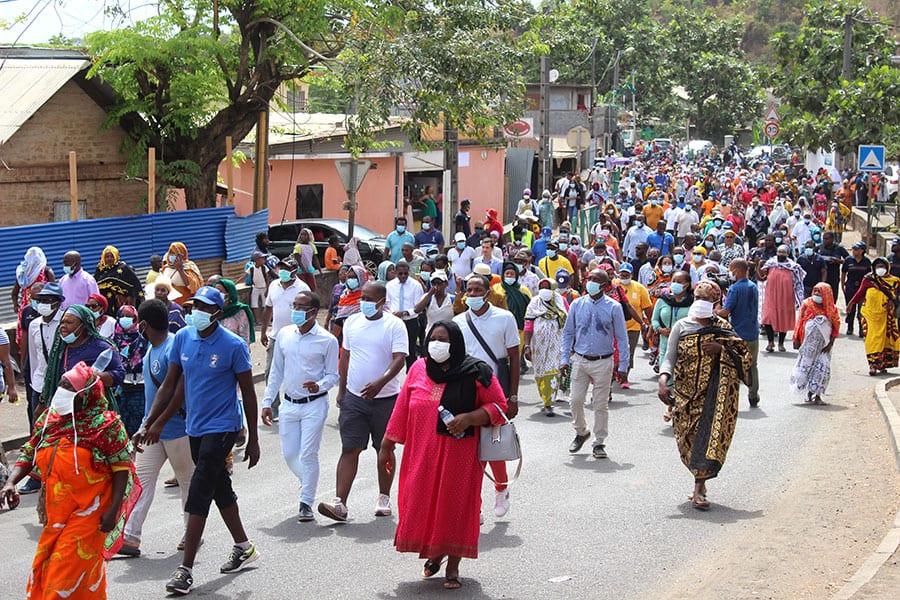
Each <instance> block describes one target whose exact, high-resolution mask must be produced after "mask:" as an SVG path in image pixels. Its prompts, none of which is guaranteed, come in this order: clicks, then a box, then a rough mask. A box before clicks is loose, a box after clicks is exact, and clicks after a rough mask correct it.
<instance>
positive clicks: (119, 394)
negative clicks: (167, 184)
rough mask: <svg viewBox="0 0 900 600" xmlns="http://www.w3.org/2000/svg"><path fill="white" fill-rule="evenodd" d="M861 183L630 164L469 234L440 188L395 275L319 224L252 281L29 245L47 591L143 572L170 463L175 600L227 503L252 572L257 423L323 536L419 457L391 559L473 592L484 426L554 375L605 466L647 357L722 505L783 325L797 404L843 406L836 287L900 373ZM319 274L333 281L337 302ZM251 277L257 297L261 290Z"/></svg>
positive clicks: (402, 249) (23, 329) (687, 447)
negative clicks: (241, 496) (111, 572)
mask: <svg viewBox="0 0 900 600" xmlns="http://www.w3.org/2000/svg"><path fill="white" fill-rule="evenodd" d="M582 175H583V176H584V177H583V178H582ZM850 179H852V177H850V175H849V174H848V177H847V179H845V180H844V181H832V180H831V178H830V176H829V175H828V174H827V173H826V172H824V171H820V172H818V173H807V172H805V171H804V170H803V169H800V168H798V167H796V166H790V167H787V168H785V167H781V166H779V165H776V164H774V163H767V162H763V163H761V164H760V165H758V166H757V167H756V168H754V169H748V168H744V167H742V166H741V164H740V162H739V161H735V162H732V163H730V164H727V163H718V164H715V165H713V164H701V163H693V162H680V163H677V162H673V161H672V160H671V159H670V158H666V157H660V156H654V157H653V158H652V159H648V160H642V159H639V158H636V159H633V160H629V161H625V160H618V161H613V162H607V163H606V164H605V167H597V168H594V169H592V170H590V171H586V172H585V173H584V174H572V173H569V174H567V175H565V176H563V177H561V178H560V179H559V180H558V181H557V182H556V183H555V185H554V186H553V189H552V190H550V189H548V190H544V191H543V192H542V193H541V194H540V197H535V198H533V197H532V193H531V191H530V190H529V189H525V190H524V191H523V195H522V199H521V200H520V201H519V202H518V204H517V208H516V211H515V214H514V215H510V220H511V221H512V223H511V225H510V226H508V227H504V226H503V224H502V223H501V221H500V220H499V213H498V211H497V210H494V209H491V210H489V211H487V212H486V214H485V215H484V218H483V219H476V220H473V216H472V215H471V203H470V202H469V201H468V200H463V201H462V202H461V203H460V206H459V211H458V212H457V213H456V214H455V216H454V218H453V223H452V226H451V228H450V229H451V231H452V240H445V238H444V236H443V234H442V233H441V231H440V230H439V225H438V224H439V219H440V214H439V213H438V212H437V210H436V204H435V202H434V198H433V192H432V193H431V195H429V194H428V193H426V196H427V197H424V199H423V200H422V203H423V206H425V207H426V208H427V209H428V210H427V211H426V213H425V214H424V216H422V218H421V221H415V220H413V219H412V215H400V216H398V217H397V218H396V219H395V223H394V229H393V230H392V231H391V232H390V233H389V234H388V235H387V236H386V245H385V248H384V257H383V262H381V263H380V264H379V265H377V269H374V270H373V272H369V271H368V270H367V269H366V268H365V267H364V265H363V262H362V260H361V258H360V254H359V251H358V250H357V247H356V240H355V239H351V240H350V241H349V243H348V244H347V245H346V246H344V247H343V248H342V247H341V245H340V244H339V243H337V241H336V240H330V241H329V247H328V250H327V252H326V253H325V255H324V258H323V259H322V260H320V257H319V256H318V253H317V250H316V247H315V244H314V243H313V241H314V240H313V236H312V233H311V232H310V231H309V230H308V229H304V230H302V231H301V232H300V235H299V239H298V240H297V245H296V246H295V248H294V251H293V253H291V254H290V255H288V256H286V257H283V258H278V257H276V256H274V255H273V254H272V253H271V252H270V251H269V247H268V239H267V236H266V234H265V233H260V234H259V235H258V236H257V238H256V244H257V248H256V250H254V252H253V254H252V255H251V256H250V257H249V261H248V263H247V265H246V268H245V273H244V280H243V281H241V282H235V281H232V280H230V279H226V278H222V277H221V276H219V275H213V276H211V277H209V278H207V279H204V277H203V275H202V273H201V271H200V269H199V268H198V266H197V265H196V264H195V263H194V262H192V261H191V260H189V258H188V249H187V247H186V246H185V245H184V244H183V243H181V242H174V243H172V244H171V246H170V247H169V249H168V251H167V252H166V253H165V254H164V255H163V256H156V255H155V256H153V257H151V259H150V264H151V269H150V271H149V274H148V275H147V277H146V279H145V280H144V281H143V282H142V281H141V280H140V278H139V277H138V276H137V274H136V273H135V270H134V268H133V267H132V266H130V265H128V264H127V263H126V262H124V261H123V260H122V259H121V258H120V256H119V252H118V250H117V249H116V248H115V247H112V246H109V247H107V248H105V249H104V250H103V252H102V254H101V256H100V257H99V262H98V264H97V268H96V270H95V271H94V273H93V275H91V274H89V273H87V272H86V271H84V269H83V268H82V257H81V255H80V254H79V253H78V252H77V251H74V250H73V251H71V252H68V253H66V254H65V256H64V257H62V260H63V271H64V275H63V276H62V277H61V278H59V279H58V280H57V277H56V274H55V273H54V271H53V269H52V268H51V267H50V265H49V264H48V261H47V258H46V257H45V256H44V253H43V251H42V250H41V249H40V248H37V247H33V248H30V249H29V250H28V252H27V254H26V255H25V257H24V259H23V261H22V263H21V265H20V266H19V268H18V269H17V273H16V286H15V288H14V290H13V297H12V300H13V305H14V307H15V309H16V312H17V314H18V325H17V331H16V336H17V341H18V347H19V348H20V349H21V357H20V358H21V361H20V364H22V365H23V374H24V377H25V390H26V396H27V399H28V402H27V410H28V413H29V422H30V424H31V427H32V437H31V439H30V441H29V442H28V443H27V444H26V445H25V447H24V448H23V449H22V452H21V453H20V455H19V459H18V461H17V462H16V464H15V466H14V467H13V468H12V470H11V472H10V473H9V477H8V481H6V483H5V484H4V485H3V487H2V490H0V502H5V503H8V504H9V506H11V507H12V506H14V505H15V504H17V503H18V494H19V493H32V492H37V491H41V494H42V496H41V499H40V501H39V506H40V507H42V508H43V510H44V513H43V514H44V516H45V522H46V523H50V525H48V526H45V528H44V530H43V533H42V536H41V540H40V541H39V544H38V551H37V553H36V556H35V559H34V564H33V571H32V574H31V576H30V577H29V579H28V586H29V597H31V598H41V597H45V594H46V593H48V591H49V590H54V591H56V592H58V593H61V592H62V591H65V593H66V597H70V598H97V597H105V596H104V594H103V592H101V590H105V586H106V583H105V562H104V561H105V560H106V559H108V558H109V557H110V556H112V555H115V554H119V555H124V556H133V557H134V556H140V555H141V541H142V539H141V538H142V526H143V523H144V521H145V519H146V518H147V514H148V510H149V508H150V505H151V503H152V502H153V498H154V490H155V488H156V487H157V481H158V478H159V476H160V474H161V472H162V468H163V466H164V464H165V462H167V461H168V462H169V463H170V464H171V467H172V470H173V471H174V478H173V479H171V480H169V481H167V482H166V485H173V486H174V485H177V486H178V487H179V488H180V492H181V502H182V507H183V510H184V532H183V536H182V538H181V540H180V542H179V543H178V545H177V550H178V551H181V552H183V558H182V561H181V564H180V566H179V567H178V569H177V570H176V571H175V572H174V573H173V575H172V578H171V579H170V580H169V581H168V582H167V584H166V590H167V591H168V592H170V593H180V594H187V593H189V592H190V591H191V589H192V588H193V585H194V575H193V565H194V560H195V557H196V553H197V551H198V549H199V547H200V544H201V543H202V535H203V531H204V528H205V525H206V520H207V517H208V515H209V510H210V507H211V505H212V503H213V502H215V503H216V506H217V508H218V510H219V512H220V514H221V515H222V517H223V520H224V521H225V524H226V526H227V528H228V530H229V533H230V534H231V536H232V538H233V541H234V546H233V548H232V549H231V551H230V553H229V556H228V558H227V560H226V562H225V563H224V564H223V565H222V566H221V569H220V570H221V572H222V573H233V572H236V571H239V570H241V569H243V568H244V567H245V566H246V565H248V564H250V563H252V562H253V561H255V560H256V559H257V558H258V557H259V553H258V552H257V549H256V547H255V545H254V544H253V542H252V541H250V539H249V537H248V535H247V532H246V531H245V529H244V527H243V524H242V521H241V517H240V512H239V509H238V503H237V495H236V494H235V492H234V489H233V487H232V483H231V473H232V470H233V462H234V454H233V449H234V448H238V447H244V458H245V460H248V461H249V464H250V466H251V467H252V466H253V465H255V464H256V462H257V461H258V460H259V440H258V431H257V421H258V420H259V422H261V423H262V425H263V426H264V427H274V426H275V425H276V424H277V427H278V434H279V438H280V444H281V451H282V456H283V459H284V461H285V463H286V465H287V467H288V469H289V470H290V472H291V473H292V474H293V475H294V476H295V477H296V478H297V480H298V482H299V489H300V492H299V502H298V505H299V508H298V516H297V518H298V521H300V522H310V521H314V520H315V519H316V514H317V513H318V514H319V515H321V516H323V517H325V518H327V519H330V520H334V521H339V522H343V521H347V520H348V518H349V515H350V509H349V506H350V504H349V496H350V492H351V490H352V487H353V483H354V480H355V478H356V475H357V470H358V463H359V457H360V455H361V454H362V452H364V451H365V450H366V448H367V447H368V445H369V444H370V443H371V445H372V447H373V448H374V449H375V451H376V452H377V455H378V461H377V481H378V487H379V495H378V497H377V498H376V501H375V509H374V511H375V515H377V516H390V515H392V514H393V506H392V499H391V498H392V489H393V480H394V476H395V470H396V469H395V467H396V463H397V460H396V448H397V446H398V445H399V446H402V448H403V459H402V462H401V466H400V469H399V485H398V491H397V499H398V503H397V508H398V526H397V532H396V537H395V541H394V543H395V546H396V548H397V550H398V551H401V552H415V553H418V554H419V557H420V558H422V559H425V563H424V567H423V575H424V576H426V577H430V576H433V575H435V574H437V573H438V572H440V570H441V569H442V568H445V581H444V586H445V587H446V588H448V589H456V588H459V587H460V586H461V582H460V579H459V573H460V571H459V569H460V561H461V559H462V558H476V557H477V556H478V528H479V523H480V522H481V521H482V519H483V516H482V513H481V500H480V497H481V491H480V490H481V484H482V476H483V475H487V476H488V477H489V478H490V479H491V480H492V482H493V484H494V488H495V490H494V491H495V495H494V507H493V510H494V514H495V515H496V516H497V517H503V516H505V515H506V514H507V512H508V511H509V510H510V507H511V499H510V489H509V485H510V483H511V481H510V477H509V474H508V472H507V464H506V462H504V461H490V462H487V463H482V462H480V461H479V452H478V445H479V444H478V435H477V432H478V428H480V427H487V426H500V425H502V424H504V423H506V422H507V421H508V420H510V419H514V418H515V417H516V416H517V414H518V413H519V403H518V394H519V391H520V390H521V389H522V386H523V385H525V384H526V383H525V382H526V380H523V378H522V375H523V374H526V373H528V372H532V373H533V384H534V386H535V391H536V393H537V395H538V396H539V397H540V399H541V406H540V412H541V414H542V415H543V416H544V417H546V418H555V417H557V416H558V415H559V414H560V413H559V412H558V411H559V407H560V405H566V406H567V407H568V410H569V411H570V413H571V417H572V427H573V430H574V431H573V435H574V437H573V439H572V442H571V444H570V445H569V447H568V451H569V452H570V453H572V454H575V453H579V452H580V451H581V450H582V448H583V447H584V445H585V444H586V443H588V442H589V441H590V442H591V446H590V452H591V455H592V456H593V457H594V458H596V459H598V460H603V459H605V458H607V456H608V449H607V438H608V436H609V403H610V402H612V401H613V398H614V391H615V389H616V388H617V387H618V388H620V389H628V388H629V387H630V386H631V383H630V381H629V374H630V372H631V371H632V369H633V368H634V366H635V360H639V359H640V358H639V355H638V354H637V352H636V350H637V348H638V346H642V347H643V349H644V350H645V356H646V358H647V360H649V363H650V365H651V366H652V368H653V370H654V371H655V372H656V373H658V375H659V380H658V397H659V399H660V401H661V402H662V403H663V404H664V411H663V414H662V419H664V420H665V421H666V422H670V423H671V424H672V427H673V430H674V434H675V438H676V440H677V447H678V451H679V454H680V457H681V460H682V461H683V463H684V465H685V466H686V467H687V468H688V469H689V471H690V472H691V474H692V477H693V489H692V491H691V495H690V499H691V504H692V506H693V507H694V508H696V509H698V510H706V509H708V508H709V507H710V502H709V500H708V498H707V494H708V490H707V483H708V481H709V480H710V479H712V478H714V477H716V475H717V474H718V472H719V470H720V469H721V468H722V465H723V464H724V462H725V458H726V454H727V451H728V448H729V446H730V443H731V439H732V436H733V434H734V430H735V425H736V422H737V412H738V399H739V395H740V388H741V386H742V385H746V386H748V388H749V403H750V406H751V407H756V406H758V405H759V403H760V401H761V398H760V393H759V375H758V368H757V362H758V352H759V340H760V337H761V334H764V335H765V340H766V346H765V348H764V350H765V352H785V351H786V349H785V342H786V337H787V334H788V333H789V332H790V333H792V336H791V341H792V343H793V346H794V348H795V349H797V350H798V354H797V360H796V364H795V367H794V369H793V372H792V375H791V378H790V385H791V389H792V390H793V391H794V392H795V393H798V394H801V395H804V400H805V401H806V402H808V403H811V404H824V403H825V399H824V397H825V395H826V392H827V388H828V383H829V379H830V373H831V360H830V357H831V349H832V348H833V345H834V343H835V340H836V339H837V338H838V337H839V334H840V326H841V317H840V314H839V312H838V308H837V306H836V302H837V301H838V299H839V297H840V295H841V294H843V298H844V301H845V303H846V305H847V312H846V318H845V323H846V327H847V330H846V334H847V335H853V334H854V333H855V332H856V331H858V332H859V335H860V336H861V337H865V347H866V358H867V361H868V365H869V373H870V374H871V375H877V374H880V373H884V372H886V371H887V369H890V368H893V367H896V366H897V364H898V356H900V355H898V351H900V332H898V326H897V317H896V314H897V306H898V294H900V277H898V275H900V240H896V241H895V243H894V244H893V246H892V253H891V255H889V256H888V257H884V258H875V259H874V260H870V259H869V258H868V257H867V251H868V248H867V247H866V245H865V243H863V242H858V243H856V244H854V245H853V246H852V248H851V250H850V252H848V251H847V250H846V249H845V248H844V247H843V246H841V239H842V235H843V232H844V228H845V227H846V226H847V224H848V221H849V214H850V206H851V204H852V202H853V198H854V197H855V196H853V194H851V189H850V187H849V186H848V182H849V181H850ZM432 205H433V206H432ZM589 209H590V210H589ZM583 211H589V212H583ZM585 214H590V215H592V218H591V220H592V222H590V223H589V229H588V231H589V233H588V234H587V235H586V236H584V237H582V236H581V235H578V233H579V231H578V229H576V227H574V224H576V223H579V222H580V223H581V224H583V223H584V216H583V215H585ZM593 215H596V216H593ZM579 218H580V221H579ZM416 229H417V231H414V230H416ZM583 231H584V230H582V232H583ZM448 242H451V243H448ZM320 269H321V270H326V271H332V272H334V273H336V276H337V283H336V284H335V285H334V286H333V288H332V289H331V290H327V291H323V290H319V291H318V293H317V290H316V283H317V277H316V275H317V274H318V272H319V271H320ZM243 286H246V287H247V288H249V296H250V304H249V305H247V304H244V303H242V302H241V301H240V300H239V297H240V293H239V288H240V287H243ZM0 333H2V332H0ZM257 334H258V341H259V342H260V344H261V345H262V346H263V347H265V349H266V386H265V391H264V393H263V395H262V400H261V402H258V400H257V397H256V392H255V390H254V386H253V380H252V368H251V362H250V346H251V344H254V343H255V342H256V341H257ZM8 342H9V341H8V340H4V338H3V337H0V361H2V362H3V366H4V373H5V377H4V380H5V382H6V384H7V387H8V389H9V394H10V398H11V399H14V398H15V396H14V395H15V393H16V392H15V385H14V379H13V373H12V370H11V368H9V369H7V367H9V362H10V361H9V343H8ZM333 388H337V392H336V403H337V407H338V409H339V417H338V426H339V431H340V437H341V448H342V450H341V453H340V456H339V457H338V460H337V467H336V474H335V496H334V498H333V500H331V501H330V502H319V503H318V504H316V498H317V491H318V483H319V475H320V459H319V447H320V444H321V441H322V437H323V431H324V428H325V423H326V420H327V417H328V412H329V401H328V396H329V391H330V390H331V389H333ZM589 389H590V390H591V397H592V410H593V419H592V424H591V422H590V421H589V419H588V416H587V414H586V408H585V407H586V404H587V394H588V390H589ZM257 413H259V414H257ZM435 465H437V467H436V468H435ZM26 478H27V480H26ZM448 481H449V482H452V485H448V484H447V482H448ZM20 482H21V484H22V485H21V486H20V487H18V489H17V488H16V485H17V484H19V483H20ZM58 483H60V484H63V485H57V484H58ZM95 498H99V499H100V500H99V504H98V505H96V506H93V507H92V506H91V504H92V503H95V504H96V501H95ZM87 509H91V510H87ZM86 532H89V533H90V535H87V533H86ZM83 551H84V552H83ZM73 554H77V555H78V556H79V557H80V560H69V558H71V557H72V556H73ZM88 557H89V558H88ZM444 565H446V566H445V567H444Z"/></svg>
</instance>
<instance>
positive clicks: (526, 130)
mask: <svg viewBox="0 0 900 600" xmlns="http://www.w3.org/2000/svg"><path fill="white" fill-rule="evenodd" d="M503 137H506V138H533V137H535V135H534V119H532V118H530V117H528V118H523V119H518V120H516V121H513V122H512V123H507V124H506V125H504V126H503Z"/></svg>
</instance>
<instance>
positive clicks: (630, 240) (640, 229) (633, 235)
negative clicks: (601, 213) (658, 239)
mask: <svg viewBox="0 0 900 600" xmlns="http://www.w3.org/2000/svg"><path fill="white" fill-rule="evenodd" d="M651 233H653V230H652V229H650V228H649V227H647V226H646V225H644V215H641V214H638V215H637V216H636V217H635V219H634V225H633V226H632V227H631V229H629V230H628V233H626V234H625V242H624V244H623V245H622V255H623V256H624V257H625V258H627V259H632V258H635V257H636V256H637V253H636V252H635V248H637V245H638V244H640V243H643V242H646V241H647V236H648V235H650V234H651Z"/></svg>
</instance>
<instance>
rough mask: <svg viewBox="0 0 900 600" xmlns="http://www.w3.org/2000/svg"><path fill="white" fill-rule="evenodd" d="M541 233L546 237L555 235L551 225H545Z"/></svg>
mask: <svg viewBox="0 0 900 600" xmlns="http://www.w3.org/2000/svg"><path fill="white" fill-rule="evenodd" d="M541 235H542V236H544V237H550V236H551V235H553V230H552V229H550V228H549V227H544V228H543V229H541Z"/></svg>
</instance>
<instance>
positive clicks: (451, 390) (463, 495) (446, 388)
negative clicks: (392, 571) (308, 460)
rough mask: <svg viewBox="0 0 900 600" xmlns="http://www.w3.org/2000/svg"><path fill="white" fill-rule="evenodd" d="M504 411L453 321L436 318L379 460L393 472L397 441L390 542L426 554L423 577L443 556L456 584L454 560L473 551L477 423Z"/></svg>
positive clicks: (478, 476)
mask: <svg viewBox="0 0 900 600" xmlns="http://www.w3.org/2000/svg"><path fill="white" fill-rule="evenodd" d="M442 410H443V411H447V412H446V413H442V412H441V411H442ZM505 411H506V399H505V397H504V394H503V389H502V388H501V387H500V383H499V382H498V381H497V378H496V377H495V376H494V375H493V374H492V373H491V370H490V368H489V367H488V366H487V365H486V364H485V363H484V362H482V361H480V360H477V359H475V358H472V357H471V356H468V355H467V354H466V345H465V340H464V338H463V334H462V331H461V330H460V329H459V326H458V325H456V324H455V323H454V322H452V321H440V322H438V323H437V324H435V325H434V327H432V328H431V331H430V332H429V333H428V336H427V353H426V356H425V357H424V358H420V359H419V360H417V361H416V362H415V363H413V366H412V368H411V369H410V370H409V374H408V375H407V377H406V381H405V382H404V384H403V388H402V389H401V391H400V395H399V396H398V397H397V402H396V405H395V406H394V411H393V413H392V414H391V419H390V422H389V423H388V426H387V432H386V433H385V435H384V440H383V441H382V443H381V450H380V451H379V453H378V460H379V463H380V464H381V465H382V466H383V467H384V468H385V469H386V470H387V471H389V472H393V470H394V466H395V464H396V463H395V458H394V448H395V445H396V444H402V445H403V460H402V461H401V463H400V484H399V488H398V494H399V495H398V506H399V507H400V511H399V519H398V522H397V533H396V535H395V537H394V546H395V547H396V548H397V550H398V551H399V552H417V553H418V554H419V557H420V558H424V559H426V561H425V567H424V571H423V573H422V574H423V575H424V576H425V577H431V576H433V575H435V574H437V573H438V572H440V569H441V565H442V563H443V561H444V559H445V557H446V558H447V568H446V572H445V577H446V578H445V580H444V588H446V589H457V588H459V587H460V586H461V584H460V580H459V563H460V560H461V559H462V558H477V557H478V535H479V513H480V510H481V480H482V477H483V471H482V467H481V464H480V463H479V461H478V429H479V427H484V426H490V425H500V424H502V423H504V422H505V417H504V413H505ZM445 419H446V420H445Z"/></svg>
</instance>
